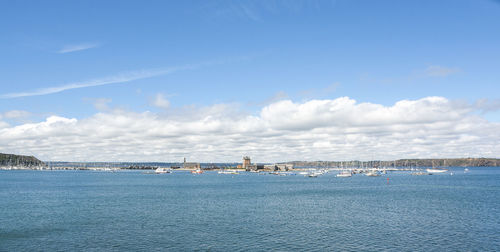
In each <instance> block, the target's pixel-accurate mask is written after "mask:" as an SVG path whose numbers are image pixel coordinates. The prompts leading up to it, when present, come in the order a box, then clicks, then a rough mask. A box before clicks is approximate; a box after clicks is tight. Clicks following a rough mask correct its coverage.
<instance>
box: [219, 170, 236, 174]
mask: <svg viewBox="0 0 500 252" xmlns="http://www.w3.org/2000/svg"><path fill="white" fill-rule="evenodd" d="M217 173H218V174H240V173H239V172H237V171H219V172H217Z"/></svg>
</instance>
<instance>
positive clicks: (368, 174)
mask: <svg viewBox="0 0 500 252" xmlns="http://www.w3.org/2000/svg"><path fill="white" fill-rule="evenodd" d="M365 175H366V176H368V177H379V176H380V174H379V173H378V172H376V171H368V172H366V173H365Z"/></svg>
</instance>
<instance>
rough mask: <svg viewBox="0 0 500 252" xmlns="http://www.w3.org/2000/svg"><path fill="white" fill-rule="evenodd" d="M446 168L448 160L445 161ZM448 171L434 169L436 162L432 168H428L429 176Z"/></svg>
mask: <svg viewBox="0 0 500 252" xmlns="http://www.w3.org/2000/svg"><path fill="white" fill-rule="evenodd" d="M444 166H446V160H444ZM447 171H448V170H447V169H444V168H434V162H433V163H432V168H427V172H428V173H429V174H436V173H445V172H447Z"/></svg>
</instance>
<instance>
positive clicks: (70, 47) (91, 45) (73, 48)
mask: <svg viewBox="0 0 500 252" xmlns="http://www.w3.org/2000/svg"><path fill="white" fill-rule="evenodd" d="M99 46H100V44H99V43H80V44H73V45H65V46H64V47H63V48H61V49H60V50H59V51H57V53H70V52H77V51H83V50H87V49H91V48H96V47H99Z"/></svg>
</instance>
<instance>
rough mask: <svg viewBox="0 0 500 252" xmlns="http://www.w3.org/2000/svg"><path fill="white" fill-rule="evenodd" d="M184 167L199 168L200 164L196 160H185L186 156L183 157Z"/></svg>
mask: <svg viewBox="0 0 500 252" xmlns="http://www.w3.org/2000/svg"><path fill="white" fill-rule="evenodd" d="M183 168H184V169H201V164H200V163H197V162H186V158H184V163H183Z"/></svg>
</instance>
